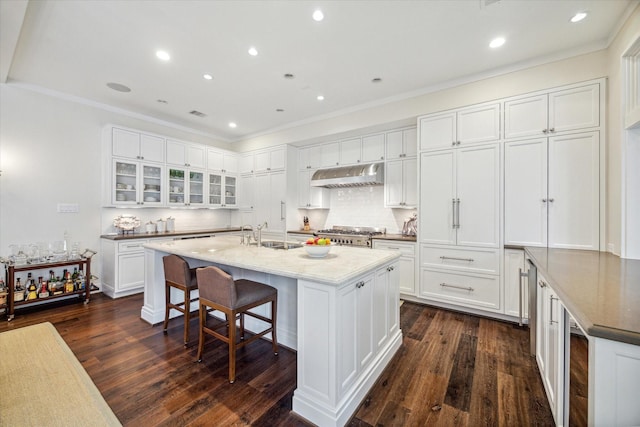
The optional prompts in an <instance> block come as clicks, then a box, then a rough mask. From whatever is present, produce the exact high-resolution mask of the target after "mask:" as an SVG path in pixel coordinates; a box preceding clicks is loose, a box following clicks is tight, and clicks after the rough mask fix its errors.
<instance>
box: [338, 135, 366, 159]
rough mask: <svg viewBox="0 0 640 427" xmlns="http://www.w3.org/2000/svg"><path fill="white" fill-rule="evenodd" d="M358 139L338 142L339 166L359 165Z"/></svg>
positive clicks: (359, 141) (359, 143) (359, 142)
mask: <svg viewBox="0 0 640 427" xmlns="http://www.w3.org/2000/svg"><path fill="white" fill-rule="evenodd" d="M360 145H361V140H360V138H354V139H348V140H346V141H340V164H341V165H353V164H356V163H360V159H361V153H360Z"/></svg>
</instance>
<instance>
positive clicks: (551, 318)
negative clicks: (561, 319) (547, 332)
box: [549, 295, 558, 325]
mask: <svg viewBox="0 0 640 427" xmlns="http://www.w3.org/2000/svg"><path fill="white" fill-rule="evenodd" d="M554 299H555V300H557V299H558V298H554V297H553V295H550V296H549V324H550V325H553V324H554V323H558V321H557V320H553V300H554Z"/></svg>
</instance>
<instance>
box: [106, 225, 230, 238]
mask: <svg viewBox="0 0 640 427" xmlns="http://www.w3.org/2000/svg"><path fill="white" fill-rule="evenodd" d="M228 231H240V228H238V227H230V228H209V229H205V230H182V231H166V232H164V233H157V232H156V233H145V232H136V233H131V234H121V233H119V234H103V235H101V236H100V238H101V239H108V240H131V239H156V238H158V237H180V236H197V235H198V234H214V233H223V232H228Z"/></svg>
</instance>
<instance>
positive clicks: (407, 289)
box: [398, 256, 416, 295]
mask: <svg viewBox="0 0 640 427" xmlns="http://www.w3.org/2000/svg"><path fill="white" fill-rule="evenodd" d="M398 265H399V269H400V289H399V290H400V292H401V293H403V294H407V295H415V294H416V259H415V258H414V257H404V256H403V257H401V258H400V259H399V260H398Z"/></svg>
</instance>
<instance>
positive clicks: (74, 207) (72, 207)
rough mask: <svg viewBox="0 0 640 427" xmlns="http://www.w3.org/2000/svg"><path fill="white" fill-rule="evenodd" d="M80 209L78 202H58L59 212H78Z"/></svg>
mask: <svg viewBox="0 0 640 427" xmlns="http://www.w3.org/2000/svg"><path fill="white" fill-rule="evenodd" d="M79 211H80V207H79V206H78V204H77V203H58V212H59V213H76V212H79Z"/></svg>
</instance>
